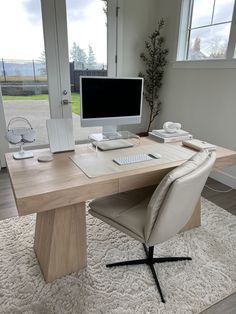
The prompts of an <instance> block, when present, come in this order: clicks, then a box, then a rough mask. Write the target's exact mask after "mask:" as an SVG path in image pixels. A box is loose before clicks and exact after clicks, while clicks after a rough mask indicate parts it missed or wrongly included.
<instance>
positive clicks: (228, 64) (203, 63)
mask: <svg viewBox="0 0 236 314" xmlns="http://www.w3.org/2000/svg"><path fill="white" fill-rule="evenodd" d="M171 64H172V66H173V68H174V69H235V68H236V59H232V60H194V61H172V62H171Z"/></svg>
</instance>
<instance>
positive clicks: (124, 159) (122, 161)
mask: <svg viewBox="0 0 236 314" xmlns="http://www.w3.org/2000/svg"><path fill="white" fill-rule="evenodd" d="M157 158H160V156H156V155H155V156H154V155H151V154H135V155H128V156H119V157H116V158H114V159H113V161H114V162H115V163H117V164H118V165H129V164H133V163H136V162H141V161H148V160H153V159H157Z"/></svg>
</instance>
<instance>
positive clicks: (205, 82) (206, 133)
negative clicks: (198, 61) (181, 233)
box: [154, 0, 236, 186]
mask: <svg viewBox="0 0 236 314" xmlns="http://www.w3.org/2000/svg"><path fill="white" fill-rule="evenodd" d="M179 10H180V0H176V1H173V0H159V1H157V10H156V12H157V14H158V17H164V18H165V19H166V22H167V24H166V33H165V35H166V40H167V43H166V44H167V47H168V48H169V49H170V54H169V59H170V62H169V66H168V69H167V71H166V75H165V79H164V85H163V89H162V96H161V98H162V101H163V106H162V113H161V114H160V116H159V117H158V119H157V122H156V124H155V125H154V126H155V127H160V126H161V125H162V123H163V122H164V121H168V120H170V121H173V120H174V121H178V122H181V123H182V124H183V127H184V129H186V130H188V131H190V132H191V133H192V134H193V135H194V136H195V137H196V138H201V139H205V140H207V141H209V142H212V143H215V144H218V145H222V146H224V147H227V148H230V149H233V150H236V84H235V82H236V69H223V68H222V69H186V68H185V69H184V68H182V69H179V68H174V67H173V63H172V62H171V61H174V60H175V55H176V51H175V47H176V36H177V35H178V27H177V26H178V16H179ZM224 172H225V174H223V176H222V175H221V178H220V177H217V178H218V179H221V180H222V182H225V183H229V184H232V183H233V182H234V186H236V183H235V182H236V168H235V167H234V168H232V167H231V168H229V169H226V170H224ZM227 174H229V176H227ZM232 176H233V178H232ZM227 177H228V181H227ZM230 182H231V183H230Z"/></svg>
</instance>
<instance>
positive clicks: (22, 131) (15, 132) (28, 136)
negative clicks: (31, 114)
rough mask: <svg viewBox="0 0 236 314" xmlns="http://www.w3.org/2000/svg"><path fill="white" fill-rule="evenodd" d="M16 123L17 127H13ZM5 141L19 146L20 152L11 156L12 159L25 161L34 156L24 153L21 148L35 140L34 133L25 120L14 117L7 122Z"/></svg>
mask: <svg viewBox="0 0 236 314" xmlns="http://www.w3.org/2000/svg"><path fill="white" fill-rule="evenodd" d="M17 123H18V126H14V127H13V125H16V124H17ZM22 125H23V126H22ZM6 139H7V141H8V142H9V143H10V144H15V145H17V144H19V146H20V151H19V152H17V153H14V154H13V158H14V159H26V158H32V157H33V156H34V155H33V153H32V152H31V151H25V150H24V148H23V145H24V144H25V143H33V142H34V141H35V139H36V132H35V131H34V129H33V128H32V125H31V124H30V122H29V121H28V120H27V119H26V118H23V117H15V118H13V119H11V120H10V121H9V123H8V126H7V133H6Z"/></svg>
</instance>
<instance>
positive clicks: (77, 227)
mask: <svg viewBox="0 0 236 314" xmlns="http://www.w3.org/2000/svg"><path fill="white" fill-rule="evenodd" d="M34 250H35V253H36V255H37V258H38V261H39V264H40V267H41V270H42V272H43V275H44V279H45V280H46V281H47V282H51V281H53V280H55V279H57V278H60V277H62V276H63V275H67V274H70V273H72V272H78V271H79V270H81V269H82V268H84V267H86V265H87V244H86V220H85V203H80V204H77V205H71V206H66V207H62V208H57V209H53V210H49V211H46V212H42V213H38V214H37V220H36V227H35V240H34Z"/></svg>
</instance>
